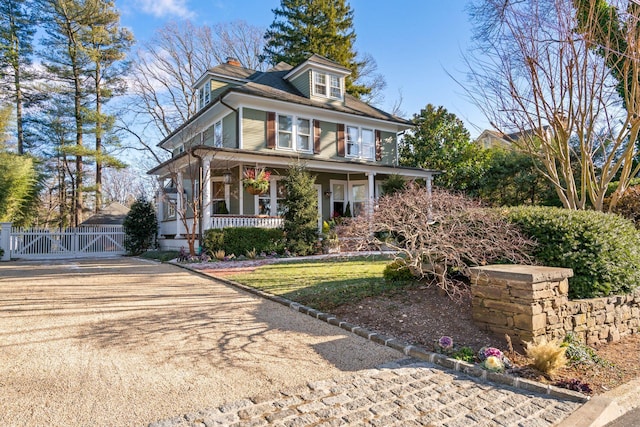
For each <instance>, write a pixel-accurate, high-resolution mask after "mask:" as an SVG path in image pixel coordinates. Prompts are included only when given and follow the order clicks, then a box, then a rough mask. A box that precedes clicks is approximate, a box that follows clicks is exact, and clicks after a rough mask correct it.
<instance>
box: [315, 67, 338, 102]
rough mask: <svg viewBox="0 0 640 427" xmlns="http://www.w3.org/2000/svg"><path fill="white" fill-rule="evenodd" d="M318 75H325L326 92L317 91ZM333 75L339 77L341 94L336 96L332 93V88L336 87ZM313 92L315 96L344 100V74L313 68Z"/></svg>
mask: <svg viewBox="0 0 640 427" xmlns="http://www.w3.org/2000/svg"><path fill="white" fill-rule="evenodd" d="M316 75H323V76H324V88H325V93H318V92H316ZM331 77H337V78H338V85H339V89H340V96H339V97H336V96H333V95H332V94H331V88H332V87H335V86H332V85H331ZM311 93H312V94H313V96H318V97H321V98H328V99H337V100H340V101H342V100H343V99H344V78H343V77H342V76H339V75H337V74H332V73H329V72H321V71H316V70H312V72H311Z"/></svg>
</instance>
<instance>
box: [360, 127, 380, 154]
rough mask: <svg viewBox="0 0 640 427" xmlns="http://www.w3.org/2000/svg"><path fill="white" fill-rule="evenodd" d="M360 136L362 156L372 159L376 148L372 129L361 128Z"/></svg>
mask: <svg viewBox="0 0 640 427" xmlns="http://www.w3.org/2000/svg"><path fill="white" fill-rule="evenodd" d="M360 136H361V138H362V151H361V154H362V157H364V158H365V159H371V160H373V159H374V156H375V150H376V140H375V137H374V133H373V129H362V132H361V135H360Z"/></svg>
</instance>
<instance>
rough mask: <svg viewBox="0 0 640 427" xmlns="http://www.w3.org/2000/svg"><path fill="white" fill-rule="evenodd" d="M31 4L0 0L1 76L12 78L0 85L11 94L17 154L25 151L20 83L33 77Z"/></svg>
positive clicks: (33, 20)
mask: <svg viewBox="0 0 640 427" xmlns="http://www.w3.org/2000/svg"><path fill="white" fill-rule="evenodd" d="M31 6H32V5H31V1H30V0H3V1H2V2H0V76H3V78H4V77H6V78H8V79H10V80H11V81H3V82H2V83H3V85H2V86H3V87H4V89H5V90H7V92H8V93H10V94H11V97H12V98H13V99H12V101H13V104H14V106H15V111H16V128H17V137H18V154H23V153H24V152H25V141H24V126H23V123H24V117H23V115H24V113H23V105H24V89H23V85H24V82H25V80H29V79H30V78H32V76H30V74H29V73H27V72H26V67H28V66H29V65H30V64H31V54H32V53H33V45H32V42H33V35H34V33H35V22H36V21H35V16H34V14H33V13H32V8H31ZM4 70H6V73H5V72H3V71H4Z"/></svg>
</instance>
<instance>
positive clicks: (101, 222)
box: [80, 202, 129, 227]
mask: <svg viewBox="0 0 640 427" xmlns="http://www.w3.org/2000/svg"><path fill="white" fill-rule="evenodd" d="M128 213H129V208H128V207H126V206H124V205H122V204H120V203H118V202H112V203H110V204H109V205H107V206H105V207H104V208H102V209H100V211H99V212H98V213H96V214H93V215H91V216H90V217H89V218H87V219H86V220H84V221H83V222H82V223H81V224H80V227H106V226H114V225H122V224H123V223H124V219H125V217H126V216H127V214H128Z"/></svg>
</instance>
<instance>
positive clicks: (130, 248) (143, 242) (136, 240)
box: [122, 199, 158, 255]
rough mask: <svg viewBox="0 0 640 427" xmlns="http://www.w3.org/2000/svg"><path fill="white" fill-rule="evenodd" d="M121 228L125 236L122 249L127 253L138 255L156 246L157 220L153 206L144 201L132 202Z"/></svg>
mask: <svg viewBox="0 0 640 427" xmlns="http://www.w3.org/2000/svg"><path fill="white" fill-rule="evenodd" d="M122 228H123V230H124V234H125V237H124V247H125V249H126V250H127V252H128V253H130V254H132V255H139V254H141V253H142V252H144V251H146V250H147V249H149V248H152V247H154V246H156V238H157V235H158V219H157V218H156V211H155V209H154V207H153V204H151V202H149V201H147V200H144V199H138V200H136V201H135V202H133V205H131V209H130V210H129V213H128V214H127V216H126V217H125V218H124V221H123V223H122Z"/></svg>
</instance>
